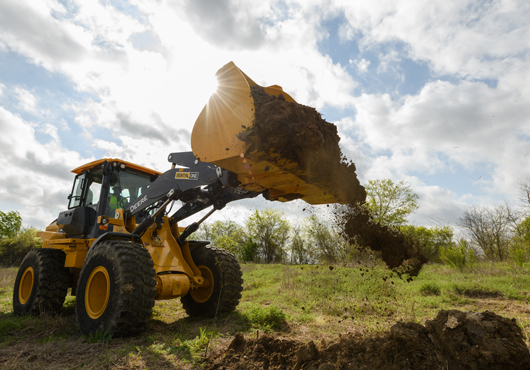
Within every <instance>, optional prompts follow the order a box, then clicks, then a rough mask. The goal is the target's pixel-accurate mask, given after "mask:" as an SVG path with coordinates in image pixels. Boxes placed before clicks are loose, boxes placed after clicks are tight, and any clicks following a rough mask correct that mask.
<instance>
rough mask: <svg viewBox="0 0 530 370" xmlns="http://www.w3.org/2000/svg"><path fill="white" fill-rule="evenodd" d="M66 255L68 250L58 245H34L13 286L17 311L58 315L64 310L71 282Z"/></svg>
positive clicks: (21, 265)
mask: <svg viewBox="0 0 530 370" xmlns="http://www.w3.org/2000/svg"><path fill="white" fill-rule="evenodd" d="M65 259H66V254H65V253H64V252H63V251H62V250H58V249H48V248H44V249H33V250H31V251H29V252H28V254H26V256H25V257H24V260H22V263H21V264H20V268H19V269H18V273H17V277H16V279H15V286H14V289H13V312H14V313H15V315H33V316H39V315H43V314H50V315H56V314H58V313H59V312H60V311H61V308H62V307H63V303H64V299H65V297H66V293H67V291H68V288H69V287H70V284H71V282H72V274H70V270H69V269H68V268H66V267H64V260H65ZM21 283H22V287H21Z"/></svg>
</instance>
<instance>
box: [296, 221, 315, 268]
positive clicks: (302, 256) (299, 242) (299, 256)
mask: <svg viewBox="0 0 530 370" xmlns="http://www.w3.org/2000/svg"><path fill="white" fill-rule="evenodd" d="M312 262H314V258H313V253H312V250H311V248H310V243H307V242H306V239H305V238H304V236H303V230H302V228H301V227H300V225H295V226H294V227H293V229H292V237H291V264H293V265H306V264H309V263H312Z"/></svg>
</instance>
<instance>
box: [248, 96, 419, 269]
mask: <svg viewBox="0 0 530 370" xmlns="http://www.w3.org/2000/svg"><path fill="white" fill-rule="evenodd" d="M251 91H252V97H253V98H254V104H255V108H256V110H255V120H254V124H253V126H252V128H251V129H248V130H246V131H245V132H244V134H243V135H241V137H240V138H241V139H242V140H244V141H245V142H247V143H248V144H249V149H248V151H249V152H252V151H258V152H264V153H279V154H280V158H282V159H283V160H288V161H289V162H296V163H297V164H298V166H296V167H295V168H294V169H293V168H292V167H289V166H283V167H284V168H285V170H286V171H287V172H290V171H293V174H294V172H296V173H295V174H296V176H298V177H301V178H302V179H303V180H304V181H306V182H307V183H310V184H313V185H316V186H318V187H320V188H321V189H325V191H326V192H329V193H331V194H333V195H334V196H335V197H336V198H337V199H339V200H340V203H342V204H344V205H343V206H337V207H336V210H335V216H336V222H337V224H338V226H339V227H340V229H341V230H342V232H343V235H344V236H345V237H346V239H348V240H349V241H350V242H351V243H356V244H357V245H359V246H361V247H365V248H370V249H372V250H374V251H380V252H381V254H382V258H383V260H384V261H385V263H386V264H387V266H388V267H389V268H391V269H394V270H395V271H397V272H398V273H400V274H402V273H406V274H409V275H410V276H416V275H417V274H418V273H419V271H420V270H421V266H422V265H423V264H424V263H425V262H427V259H426V258H425V256H423V254H422V252H421V246H419V245H417V244H416V243H414V241H413V240H412V239H411V238H409V237H407V236H405V235H403V234H401V233H400V232H399V231H398V230H394V229H392V228H389V227H386V226H383V225H380V224H378V223H376V222H374V221H373V220H372V218H371V217H370V215H369V214H368V212H366V210H365V209H364V208H363V206H362V204H364V201H365V199H366V191H365V189H364V187H363V186H362V185H361V184H360V183H359V180H358V179H357V175H356V173H355V170H356V168H355V164H354V163H353V162H351V161H348V160H347V158H346V157H345V156H344V154H343V153H342V151H341V150H340V147H339V140H340V138H339V135H338V133H337V126H335V125H334V124H333V123H329V122H327V121H326V120H324V119H323V118H322V116H321V115H320V113H318V112H317V111H316V109H314V108H311V107H308V106H305V105H302V104H298V103H294V102H288V101H286V100H285V98H284V97H283V96H282V95H280V96H279V97H275V96H273V95H269V94H267V93H266V92H265V90H264V89H263V88H261V87H259V86H253V87H252V88H251ZM275 164H276V165H278V166H279V167H282V164H281V163H279V162H277V163H275ZM265 196H266V194H265ZM293 199H294V198H293Z"/></svg>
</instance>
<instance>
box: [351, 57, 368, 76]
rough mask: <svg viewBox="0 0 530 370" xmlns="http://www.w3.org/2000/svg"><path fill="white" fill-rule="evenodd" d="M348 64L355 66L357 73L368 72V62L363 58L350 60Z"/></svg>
mask: <svg viewBox="0 0 530 370" xmlns="http://www.w3.org/2000/svg"><path fill="white" fill-rule="evenodd" d="M350 64H355V65H356V66H357V70H358V71H359V73H366V72H367V71H368V67H370V61H369V60H366V59H364V58H361V59H360V60H351V59H350Z"/></svg>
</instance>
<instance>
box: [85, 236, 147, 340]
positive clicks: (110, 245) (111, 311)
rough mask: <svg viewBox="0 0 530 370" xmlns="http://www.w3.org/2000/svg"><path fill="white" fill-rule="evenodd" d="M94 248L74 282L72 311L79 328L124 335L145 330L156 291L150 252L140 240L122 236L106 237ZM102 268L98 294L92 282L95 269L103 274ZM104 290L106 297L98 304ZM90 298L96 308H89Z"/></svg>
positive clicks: (86, 332) (119, 335) (94, 279)
mask: <svg viewBox="0 0 530 370" xmlns="http://www.w3.org/2000/svg"><path fill="white" fill-rule="evenodd" d="M93 248H94V249H93V250H91V251H90V252H89V255H88V256H87V259H86V260H85V263H84V265H83V269H82V270H81V273H80V275H79V282H78V285H77V296H76V302H75V303H76V309H75V313H76V320H77V325H78V328H79V331H80V332H81V333H82V334H85V335H87V334H89V333H94V332H104V333H108V334H111V335H113V336H115V337H124V336H130V335H134V334H137V333H139V332H141V331H143V330H145V326H146V324H147V322H148V321H149V319H150V318H151V314H152V312H153V306H154V304H155V295H156V277H155V276H156V274H155V270H154V268H153V266H154V264H153V261H152V260H151V256H150V254H149V252H148V251H147V249H145V248H144V247H143V245H141V244H138V243H133V242H130V241H122V240H107V241H104V242H102V243H100V244H97V245H96V246H94V247H93ZM103 271H106V272H107V278H108V280H107V283H103V284H100V286H104V287H105V289H104V291H103V292H102V294H103V295H101V294H99V291H98V289H96V288H97V284H96V283H94V284H93V285H92V283H93V282H94V281H96V278H95V277H94V276H96V275H97V274H98V273H99V276H100V277H101V276H104V274H103V273H102V272H103ZM94 274H96V275H94ZM91 276H92V277H94V278H91ZM100 280H101V279H100ZM103 280H104V279H103ZM87 283H89V286H88V287H87ZM93 286H96V288H93ZM87 290H88V293H87ZM105 294H107V300H106V301H105V303H104V304H103V303H101V304H99V302H102V300H103V301H104V300H105V299H104V297H105ZM87 297H88V298H87ZM91 297H92V298H91ZM100 297H103V298H100ZM98 301H99V302H98ZM91 302H96V303H95V304H94V305H95V306H96V308H94V309H92V306H91ZM98 304H99V306H98ZM98 309H99V311H98ZM95 311H98V312H95ZM91 316H92V317H91Z"/></svg>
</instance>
